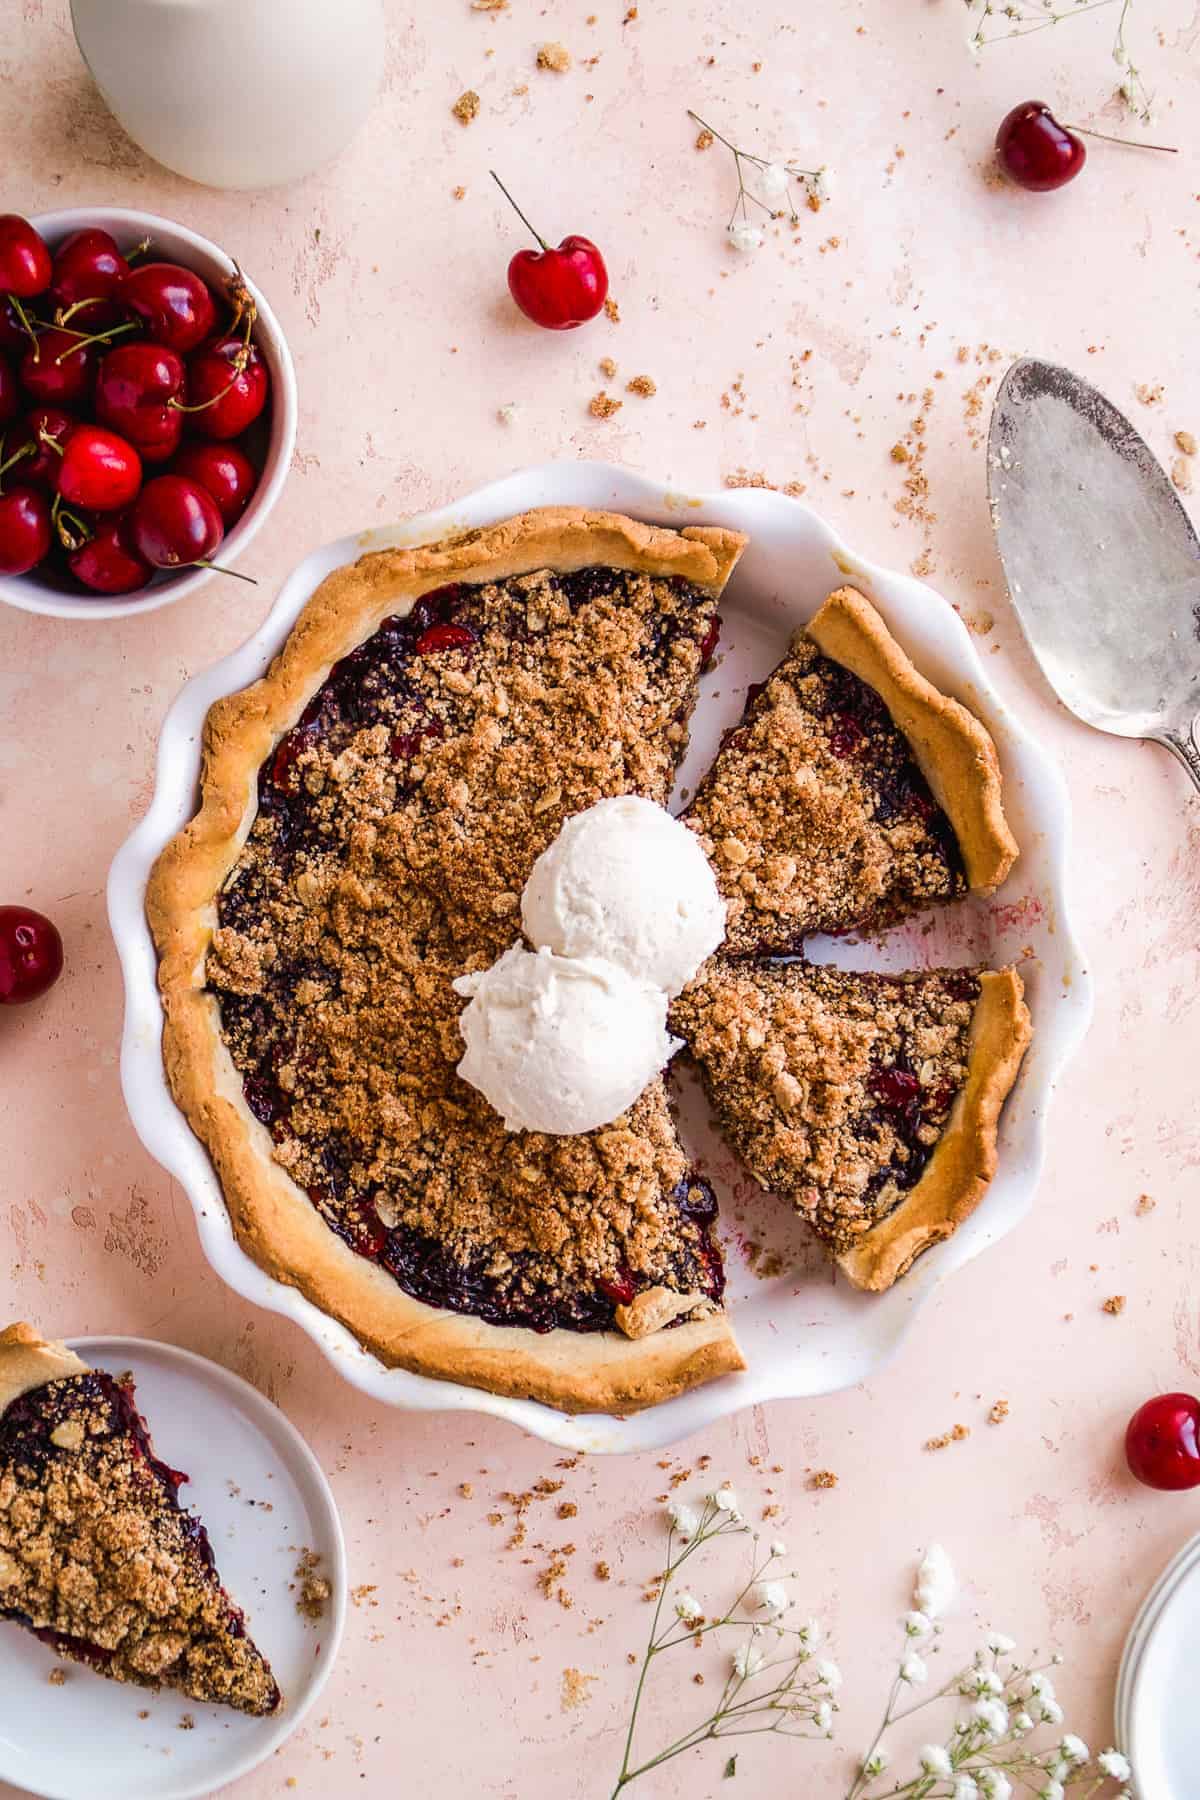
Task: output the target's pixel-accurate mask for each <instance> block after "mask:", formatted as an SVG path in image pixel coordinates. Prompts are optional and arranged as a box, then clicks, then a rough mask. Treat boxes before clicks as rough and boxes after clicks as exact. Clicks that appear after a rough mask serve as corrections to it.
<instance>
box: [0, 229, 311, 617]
mask: <svg viewBox="0 0 1200 1800" xmlns="http://www.w3.org/2000/svg"><path fill="white" fill-rule="evenodd" d="M29 222H30V224H31V225H32V226H33V227H34V229H35V230H37V231H39V232H41V233H42V234H43V235H44V236H46V237H49V238H56V237H65V236H67V235H69V234H70V233H71V232H72V231H82V230H85V229H86V228H88V227H95V228H98V229H100V230H103V231H110V230H112V229H113V228H114V227H115V228H116V230H118V231H119V230H121V229H122V228H123V227H127V228H128V229H129V230H131V231H135V232H137V233H138V235H139V236H143V237H145V236H151V237H155V236H157V237H164V236H166V235H167V234H170V235H171V236H172V237H174V238H176V239H179V240H180V241H182V242H183V243H184V244H186V246H187V247H188V248H189V249H190V250H193V251H196V252H198V253H199V254H200V255H202V256H205V257H208V258H210V259H211V260H212V261H214V262H215V263H216V264H217V266H218V267H219V268H220V269H221V271H222V273H223V274H225V275H232V274H234V273H235V269H236V268H237V267H238V265H235V263H234V260H233V258H232V257H231V256H230V255H229V254H228V252H227V251H225V250H222V249H221V246H220V245H219V244H215V243H213V241H212V239H211V238H206V237H204V236H203V235H202V234H201V233H200V232H198V231H193V230H192V228H191V227H190V226H189V225H183V224H180V222H179V221H178V220H177V219H167V218H163V217H162V216H161V215H160V214H158V213H148V212H139V211H137V210H136V208H132V207H127V206H67V207H61V208H59V209H57V210H56V211H54V212H45V213H37V214H36V215H34V216H33V217H32V218H31V219H30V221H29ZM242 278H243V280H244V281H245V283H246V286H247V287H248V288H249V289H250V292H251V294H252V295H253V296H254V301H255V305H256V306H257V307H258V327H259V330H260V332H261V336H260V338H259V339H258V342H259V347H260V348H261V349H262V350H263V351H264V352H266V353H267V355H268V359H269V361H270V363H271V365H272V366H271V389H272V392H271V405H272V408H273V412H272V419H271V432H272V437H275V436H276V435H278V440H279V442H278V451H277V453H276V454H275V456H274V459H273V460H272V457H271V455H270V453H268V456H267V460H266V462H265V463H264V466H263V467H264V475H265V479H264V480H263V481H261V482H260V483H259V485H258V487H257V488H256V489H255V490H254V493H253V494H252V495H251V497H250V504H249V506H248V507H247V508H246V511H245V513H244V514H243V516H242V517H241V518H240V519H239V520H238V522H237V524H236V525H235V526H234V527H233V529H232V530H231V531H230V532H229V533H228V535H227V536H226V537H225V538H224V539H223V540H222V551H223V552H224V551H225V546H226V545H228V546H229V548H230V550H232V552H233V554H234V555H235V556H240V555H241V553H242V551H244V550H245V549H247V548H248V546H249V545H250V543H251V542H252V541H253V539H254V538H255V537H256V536H257V535H258V532H259V531H260V530H261V529H262V526H263V525H264V524H265V523H266V520H267V517H268V515H269V513H270V512H271V510H272V508H273V507H274V505H275V502H276V501H277V500H278V498H279V496H280V494H281V493H282V491H283V485H284V482H285V481H286V480H287V478H288V474H289V472H290V470H291V466H292V456H293V453H294V451H295V448H296V425H297V418H298V408H297V400H296V369H295V365H294V363H293V362H292V353H291V350H290V349H289V347H288V341H287V338H286V336H285V335H284V331H283V327H282V326H281V325H280V323H279V320H278V318H277V317H276V315H275V312H274V311H273V309H272V307H271V304H270V302H269V301H268V300H267V299H266V298H265V296H264V295H263V293H262V290H261V289H260V288H259V287H258V286H257V284H256V283H255V282H254V281H252V280H251V279H250V277H249V276H248V275H247V274H246V273H245V271H244V270H243V271H242ZM268 471H269V472H268ZM215 573H216V571H215V570H213V569H193V570H191V571H190V573H188V574H186V575H180V576H178V577H176V578H175V579H173V580H168V581H164V582H160V583H159V584H158V585H157V586H155V587H150V588H143V589H142V590H141V591H140V593H136V594H132V595H127V596H124V597H121V596H117V597H113V598H108V599H105V598H102V597H101V596H99V595H97V596H96V597H95V598H94V599H89V598H88V597H87V596H85V595H82V594H79V595H76V594H70V593H65V592H63V593H60V592H58V591H57V590H55V589H52V588H43V587H39V586H38V585H37V584H36V583H35V582H29V583H28V584H26V578H25V576H23V575H5V576H0V604H3V605H5V606H11V607H14V608H15V609H16V610H17V611H18V612H28V613H38V614H41V615H42V616H43V617H47V618H54V619H82V620H91V619H124V618H130V617H132V616H134V615H135V614H140V613H153V612H159V611H161V609H162V608H163V607H164V606H172V605H174V603H175V602H176V601H177V600H183V599H185V598H186V597H187V596H188V595H189V594H194V593H195V592H196V591H197V589H198V588H200V587H203V585H204V583H205V582H206V581H209V580H211V579H212V577H213V575H214V574H215Z"/></svg>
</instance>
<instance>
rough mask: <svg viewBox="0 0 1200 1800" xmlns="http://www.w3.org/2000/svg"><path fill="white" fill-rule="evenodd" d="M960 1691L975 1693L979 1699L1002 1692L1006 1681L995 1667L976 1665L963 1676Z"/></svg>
mask: <svg viewBox="0 0 1200 1800" xmlns="http://www.w3.org/2000/svg"><path fill="white" fill-rule="evenodd" d="M958 1691H959V1693H960V1694H974V1695H976V1696H977V1697H978V1698H979V1699H985V1698H986V1697H987V1695H989V1694H1002V1693H1003V1692H1004V1683H1003V1682H1002V1681H1001V1679H1000V1677H999V1676H998V1675H997V1673H996V1671H995V1669H980V1668H978V1667H976V1668H974V1669H972V1670H971V1671H970V1673H969V1674H967V1675H964V1676H963V1678H962V1680H961V1681H960V1682H959V1684H958Z"/></svg>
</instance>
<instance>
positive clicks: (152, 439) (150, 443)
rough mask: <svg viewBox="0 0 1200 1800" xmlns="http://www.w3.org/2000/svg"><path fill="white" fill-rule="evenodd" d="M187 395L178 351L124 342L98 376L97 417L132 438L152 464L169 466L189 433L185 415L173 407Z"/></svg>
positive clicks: (103, 362)
mask: <svg viewBox="0 0 1200 1800" xmlns="http://www.w3.org/2000/svg"><path fill="white" fill-rule="evenodd" d="M182 392H183V358H182V357H181V356H177V355H176V353H175V351H174V350H166V349H164V348H163V346H162V345H161V344H118V345H117V347H116V349H115V350H109V351H108V352H107V354H106V355H105V356H104V357H103V358H102V359H101V362H100V367H99V369H98V370H97V372H96V417H97V418H98V419H99V420H101V421H102V423H103V424H105V425H109V426H111V427H112V429H113V430H114V431H119V432H120V434H121V436H122V437H124V438H128V440H129V442H130V443H131V444H133V445H135V446H136V447H137V449H138V450H139V451H140V452H141V455H142V457H143V459H144V460H145V461H146V462H149V463H158V462H166V460H167V458H168V457H169V456H172V455H173V454H174V453H175V451H176V450H177V449H178V447H179V440H180V438H181V437H182V435H183V413H182V411H181V410H180V408H179V407H178V406H172V405H171V401H172V400H178V398H179V396H180V395H181V393H182Z"/></svg>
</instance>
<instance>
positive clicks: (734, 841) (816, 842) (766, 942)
mask: <svg viewBox="0 0 1200 1800" xmlns="http://www.w3.org/2000/svg"><path fill="white" fill-rule="evenodd" d="M686 823H687V824H689V825H690V826H691V827H692V829H693V830H694V831H695V832H696V833H697V834H698V836H699V838H700V842H701V843H702V844H703V846H704V848H705V850H706V851H707V852H708V854H709V856H710V858H711V860H712V863H713V867H714V869H715V870H716V875H717V881H718V884H719V886H720V888H721V892H722V894H723V895H724V897H725V900H726V903H727V905H728V908H729V920H728V932H727V936H726V940H725V948H726V950H727V951H728V952H729V953H731V954H734V955H736V954H741V953H747V952H760V953H771V952H774V953H777V954H788V953H790V952H795V951H798V950H799V949H800V948H801V943H802V940H803V938H804V936H805V934H806V933H808V932H815V931H834V930H845V929H847V928H849V927H851V926H855V925H859V926H872V927H874V926H880V925H884V924H891V923H894V922H895V921H896V920H897V919H901V918H904V917H906V916H907V915H908V914H910V913H912V912H915V911H918V910H920V909H921V908H923V907H925V906H928V905H929V904H931V903H932V902H933V901H944V900H951V899H955V898H957V897H958V896H959V895H960V894H962V893H963V892H964V891H965V885H966V884H965V880H964V876H963V872H962V866H961V858H960V856H959V852H958V845H957V842H956V841H955V838H954V834H953V831H952V829H951V826H950V823H949V820H948V819H947V818H946V816H945V814H944V813H943V812H942V811H941V809H940V808H939V807H938V806H937V804H936V802H935V801H934V799H933V796H932V795H931V793H930V791H929V788H928V786H927V784H926V782H925V778H924V776H923V775H922V774H921V771H920V770H919V768H918V767H917V765H916V762H915V761H914V759H913V756H912V753H911V751H910V750H909V747H908V744H907V741H906V740H905V738H904V737H903V736H902V734H901V733H900V732H899V731H898V730H897V729H896V727H895V725H894V724H893V723H892V720H891V718H890V716H889V714H888V712H887V709H886V707H885V706H884V705H883V702H882V701H881V700H880V698H879V696H878V695H877V694H876V693H875V692H874V690H873V689H872V688H870V687H868V686H867V684H866V683H865V682H863V681H860V680H859V679H858V677H857V676H855V675H852V674H851V673H850V671H849V670H847V669H843V668H842V667H841V666H840V665H839V664H838V663H835V662H833V661H831V660H830V659H829V658H828V657H825V656H822V655H821V653H820V651H819V650H818V649H817V647H816V645H815V644H813V643H812V642H811V640H810V639H809V638H807V637H806V635H805V634H804V633H803V632H800V633H798V634H797V636H796V637H795V639H794V640H793V642H792V647H791V650H790V651H789V653H788V655H787V656H786V657H785V658H784V660H783V662H781V663H780V664H779V666H778V668H777V669H776V670H775V671H774V673H773V674H772V675H771V676H770V677H769V678H768V680H767V681H766V682H765V684H763V686H762V687H761V689H759V690H757V691H755V690H754V689H751V693H750V698H749V701H748V705H747V709H746V712H745V715H744V716H743V719H742V722H741V723H740V724H739V725H738V727H737V728H736V729H735V730H734V731H733V732H731V733H730V734H729V736H728V737H727V739H726V741H725V743H724V745H723V746H722V748H721V750H720V751H719V752H718V755H717V758H716V761H715V762H714V764H713V766H712V768H711V770H710V771H709V773H708V775H707V776H706V777H705V779H704V780H703V782H702V783H701V785H700V788H699V790H698V792H697V794H696V798H695V800H694V801H693V802H692V805H691V806H690V808H689V809H688V812H687V814H686Z"/></svg>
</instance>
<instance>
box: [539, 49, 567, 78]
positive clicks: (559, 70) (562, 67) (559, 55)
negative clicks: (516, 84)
mask: <svg viewBox="0 0 1200 1800" xmlns="http://www.w3.org/2000/svg"><path fill="white" fill-rule="evenodd" d="M537 66H538V68H539V69H549V70H550V71H551V73H552V74H555V75H565V74H566V72H567V70H568V69H569V68H570V66H571V52H570V51H569V50H568V49H567V46H566V45H565V44H540V45H539V46H538V53H537Z"/></svg>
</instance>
